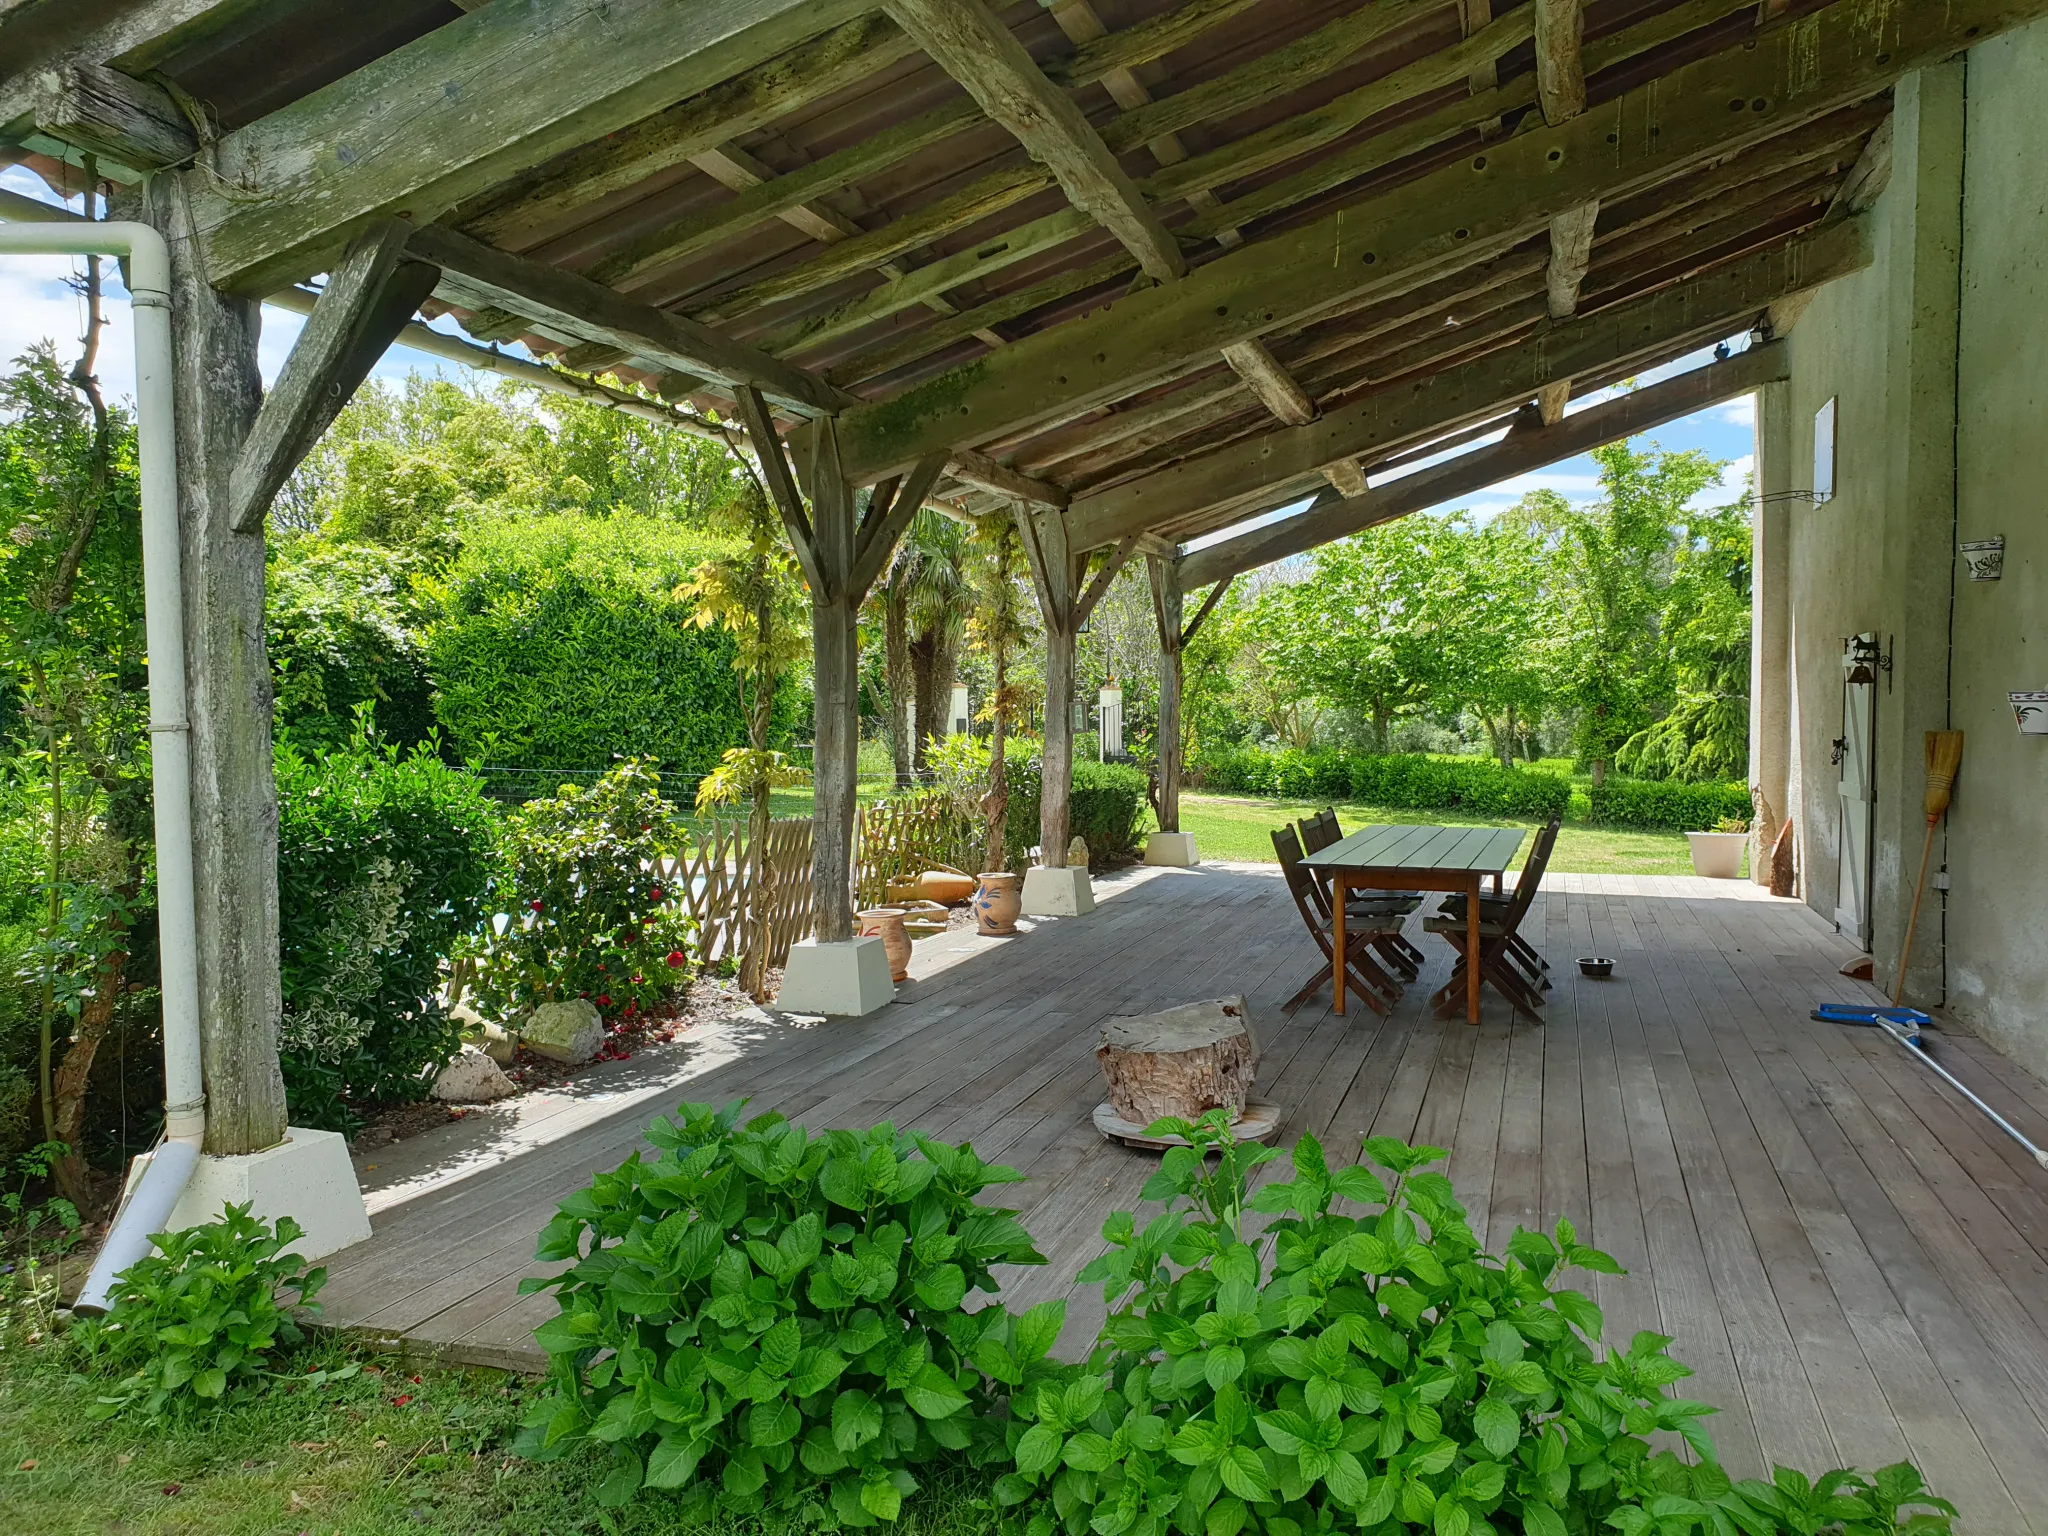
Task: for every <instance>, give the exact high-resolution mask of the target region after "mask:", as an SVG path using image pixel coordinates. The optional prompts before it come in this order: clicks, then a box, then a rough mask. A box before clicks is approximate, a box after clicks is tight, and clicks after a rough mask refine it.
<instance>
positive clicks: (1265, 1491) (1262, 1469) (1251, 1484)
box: [1216, 1445, 1273, 1504]
mask: <svg viewBox="0 0 2048 1536" xmlns="http://www.w3.org/2000/svg"><path fill="white" fill-rule="evenodd" d="M1216 1470H1217V1471H1218V1472H1220V1473H1222V1475H1223V1486H1224V1487H1226V1488H1228V1489H1229V1490H1230V1491H1231V1492H1232V1493H1234V1494H1236V1495H1237V1496H1238V1497H1239V1498H1241V1499H1244V1500H1246V1501H1247V1502H1248V1503H1252V1504H1263V1503H1264V1502H1265V1501H1266V1500H1267V1499H1269V1498H1271V1497H1272V1496H1273V1485H1272V1483H1271V1482H1270V1481H1269V1480H1268V1479H1267V1477H1266V1464H1265V1463H1264V1462H1263V1461H1261V1460H1259V1453H1258V1452H1257V1451H1255V1450H1253V1449H1252V1448H1251V1447H1250V1446H1248V1445H1234V1446H1232V1447H1231V1448H1230V1450H1229V1451H1228V1452H1227V1453H1226V1454H1225V1455H1224V1457H1223V1460H1222V1461H1220V1462H1218V1463H1217V1467H1216Z"/></svg>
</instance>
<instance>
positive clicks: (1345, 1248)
mask: <svg viewBox="0 0 2048 1536" xmlns="http://www.w3.org/2000/svg"><path fill="white" fill-rule="evenodd" d="M1153 1129H1154V1130H1155V1131H1167V1130H1170V1131H1173V1132H1176V1133H1178V1134H1180V1135H1183V1136H1187V1137H1189V1138H1191V1139H1192V1140H1193V1141H1194V1142H1195V1145H1194V1146H1189V1147H1179V1148H1175V1149H1174V1150H1171V1151H1169V1152H1168V1153H1167V1154H1166V1155H1165V1158H1164V1159H1163V1161H1162V1163H1161V1166H1160V1170H1159V1172H1158V1173H1156V1174H1155V1175H1153V1177H1152V1178H1151V1179H1150V1180H1149V1181H1148V1182H1147V1184H1146V1185H1145V1189H1144V1195H1145V1197H1146V1198H1148V1199H1152V1200H1161V1201H1165V1202H1166V1203H1167V1204H1168V1209H1167V1210H1166V1211H1165V1212H1164V1213H1163V1214H1162V1215H1160V1216H1159V1217H1158V1218H1156V1219H1155V1220H1152V1221H1151V1222H1149V1223H1148V1224H1147V1225H1146V1226H1145V1227H1144V1228H1143V1229H1142V1231H1141V1230H1140V1229H1139V1227H1138V1225H1137V1221H1136V1218H1135V1216H1134V1215H1133V1214H1132V1213H1131V1212H1128V1211H1125V1212H1119V1213H1117V1214H1116V1215H1113V1216H1112V1217H1110V1219H1109V1220H1108V1222H1106V1223H1105V1224H1104V1227H1103V1236H1104V1237H1105V1238H1106V1239H1107V1240H1108V1242H1109V1244H1110V1251H1109V1252H1108V1253H1106V1254H1105V1255H1103V1256H1102V1257H1101V1258H1098V1259H1096V1260H1095V1261H1094V1262H1092V1263H1091V1264H1090V1265H1089V1266H1088V1267H1087V1268H1086V1269H1084V1270H1083V1271H1082V1278H1083V1279H1084V1280H1097V1281H1100V1282H1102V1286H1103V1295H1104V1298H1105V1300H1106V1302H1107V1304H1108V1307H1109V1316H1108V1320H1107V1321H1106V1322H1105V1324H1104V1326H1103V1331H1102V1339H1101V1345H1100V1348H1099V1349H1098V1352H1097V1354H1096V1355H1095V1357H1094V1359H1093V1360H1092V1361H1091V1363H1090V1364H1089V1365H1088V1366H1085V1367H1079V1368H1076V1369H1075V1370H1074V1371H1073V1372H1072V1374H1071V1376H1070V1378H1069V1379H1068V1380H1066V1381H1065V1382H1064V1384H1062V1385H1059V1386H1057V1387H1055V1386H1042V1387H1040V1388H1039V1389H1038V1390H1037V1391H1036V1392H1035V1393H1031V1394H1019V1395H1017V1396H1014V1397H1013V1398H1012V1399H1011V1402H1010V1411H1011V1414H1012V1417H1013V1421H1014V1422H1013V1426H1012V1428H1011V1431H1010V1443H1011V1451H1012V1456H1013V1461H1014V1467H1015V1470H1014V1471H1013V1472H1011V1473H1009V1474H1006V1475H1005V1476H1004V1477H1003V1478H1002V1479H1001V1480H1000V1481H999V1482H998V1484H997V1485H996V1496H997V1498H998V1500H999V1501H1001V1502H1003V1503H1006V1504H1012V1505H1017V1504H1024V1505H1028V1506H1029V1512H1030V1514H1031V1518H1030V1521H1029V1526H1028V1531H1029V1536H1052V1533H1053V1532H1054V1531H1055V1530H1056V1529H1058V1528H1060V1527H1064V1528H1065V1530H1066V1531H1067V1532H1068V1533H1070V1536H1080V1533H1082V1532H1083V1531H1090V1530H1092V1531H1094V1532H1098V1533H1102V1536H1123V1533H1130V1536H1165V1533H1167V1532H1168V1531H1170V1530H1171V1531H1178V1532H1181V1533H1185V1536H1197V1533H1207V1536H1236V1533H1238V1532H1240V1531H1244V1530H1258V1531H1264V1532H1269V1533H1274V1536H1301V1533H1304V1532H1318V1531H1334V1530H1360V1531H1367V1532H1373V1533H1386V1536H1391V1533H1394V1532H1398V1531H1410V1530H1417V1529H1430V1530H1433V1531H1434V1532H1436V1533H1437V1536H1467V1533H1479V1532H1488V1531H1518V1532H1524V1533H1528V1536H1591V1533H1595V1532H1602V1531H1607V1530H1609V1529H1613V1530H1618V1531H1620V1532H1622V1533H1624V1536H1651V1533H1653V1532H1654V1533H1657V1536H1667V1533H1668V1536H1681V1533H1691V1532H1714V1533H1717V1536H1735V1533H1737V1532H1741V1533H1746V1536H1769V1533H1778V1532H1785V1533H1794V1532H1796V1533H1799V1536H1812V1533H1814V1532H1818V1531H1821V1530H1823V1529H1826V1530H1830V1531H1840V1532H1843V1533H1845V1536H1847V1533H1855V1536H1875V1533H1879V1532H1890V1531H1894V1530H1897V1529H1899V1528H1900V1522H1899V1518H1898V1517H1899V1510H1900V1506H1901V1505H1905V1504H1919V1505H1922V1506H1926V1507H1927V1508H1929V1509H1932V1510H1937V1511H1940V1512H1941V1513H1940V1514H1932V1515H1923V1516H1920V1517H1916V1518H1911V1519H1909V1520H1908V1521H1907V1522H1906V1524H1907V1526H1908V1527H1909V1528H1912V1529H1917V1530H1924V1531H1945V1530H1947V1528H1948V1521H1947V1519H1946V1518H1944V1517H1945V1516H1946V1515H1947V1514H1949V1513H1952V1511H1950V1510H1949V1508H1948V1506H1947V1505H1945V1504H1943V1503H1941V1502H1940V1501H1938V1500H1935V1499H1932V1498H1931V1497H1929V1496H1928V1495H1927V1494H1926V1493H1925V1492H1924V1491H1923V1489H1922V1485H1921V1482H1920V1478H1919V1476H1918V1474H1917V1473H1916V1472H1914V1471H1913V1469H1912V1468H1910V1467H1907V1466H1903V1465H1901V1466H1897V1467H1891V1468H1887V1469H1886V1470H1885V1471H1883V1472H1880V1473H1879V1474H1877V1476H1876V1478H1875V1479H1869V1478H1865V1477H1862V1476H1860V1475H1859V1474H1855V1473H1850V1472H1833V1473H1829V1474H1828V1475H1827V1476H1825V1477H1823V1478H1821V1479H1819V1480H1818V1481H1817V1482H1808V1481H1807V1480H1806V1479H1805V1478H1803V1477H1801V1476H1799V1475H1798V1474H1796V1473H1791V1472H1786V1471H1783V1470H1780V1472H1779V1473H1778V1476H1777V1480H1776V1482H1775V1483H1773V1484H1764V1483H1755V1482H1744V1483H1735V1482H1733V1481H1732V1480H1731V1479H1730V1478H1729V1477H1728V1476H1727V1474H1726V1473H1725V1472H1723V1471H1722V1470H1721V1468H1720V1465H1719V1463H1718V1461H1717V1460H1716V1459H1715V1454H1714V1447H1713V1443H1712V1441H1711V1440H1710V1439H1709V1438H1708V1436H1707V1434H1706V1432H1705V1430H1704V1429H1703V1428H1702V1427H1701V1423H1700V1420H1701V1418H1702V1416H1703V1415H1704V1414H1706V1413H1708V1412H1711V1410H1710V1409H1709V1408H1707V1407H1706V1406H1705V1405H1704V1404H1700V1403H1694V1402H1689V1401H1686V1400H1684V1399H1682V1398H1674V1397H1669V1396H1667V1395H1666V1391H1665V1389H1666V1388H1668V1387H1670V1386H1672V1385H1673V1384H1674V1383H1676V1382H1678V1381H1680V1380H1682V1379H1684V1378H1685V1377H1686V1376H1688V1375H1690V1374H1691V1373H1690V1371H1688V1370H1687V1368H1686V1367H1685V1366H1683V1365H1681V1364H1679V1363H1678V1362H1677V1361H1675V1360H1673V1359H1672V1358H1671V1356H1670V1354H1669V1353H1668V1348H1669V1345H1670V1342H1671V1341H1670V1340H1668V1339H1666V1338H1664V1337H1662V1336H1661V1335H1658V1334H1654V1333H1639V1334H1637V1335H1636V1337H1635V1338H1634V1340H1633V1341H1632V1342H1631V1343H1630V1344H1629V1346H1628V1348H1627V1349H1626V1350H1606V1351H1604V1352H1603V1351H1602V1350H1601V1349H1600V1348H1598V1347H1597V1340H1598V1339H1599V1336H1600V1331H1601V1315H1600V1309H1599V1308H1598V1307H1597V1306H1596V1305H1595V1304H1594V1303H1593V1302H1592V1301H1591V1300H1590V1299H1588V1298H1587V1297H1586V1296H1585V1295H1583V1294H1582V1293H1580V1292H1578V1291H1575V1290H1572V1289H1569V1288H1567V1287H1565V1286H1562V1285H1560V1284H1558V1279H1559V1277H1560V1276H1561V1275H1562V1274H1563V1273H1564V1272H1565V1271H1566V1270H1568V1269H1571V1268H1574V1267H1576V1268H1582V1269H1590V1270H1595V1271H1599V1272H1602V1273H1607V1274H1615V1273H1619V1268H1618V1266H1617V1265H1616V1264H1615V1263H1614V1261H1613V1260H1612V1259H1611V1258H1609V1257H1607V1256H1606V1255H1605V1254H1603V1253H1600V1252H1598V1251H1597V1250H1594V1249H1591V1248H1586V1247H1583V1246H1581V1245H1580V1244H1579V1243H1578V1241H1577V1239H1576V1236H1575V1235H1574V1233H1573V1232H1572V1229H1571V1226H1570V1224H1569V1223H1567V1222H1560V1223H1559V1224H1558V1227H1557V1233H1556V1239H1555V1241H1553V1240H1552V1239H1550V1238H1547V1237H1544V1236H1543V1235H1541V1234H1539V1233H1532V1232H1527V1231H1517V1232H1516V1234H1515V1236H1514V1237H1513V1239H1511V1240H1510V1242H1509V1244H1508V1253H1507V1257H1506V1258H1505V1259H1504V1260H1503V1259H1498V1258H1495V1257H1493V1256H1492V1255H1489V1254H1487V1253H1484V1252H1483V1251H1481V1249H1480V1248H1479V1245H1478V1243H1477V1242H1476V1241H1475V1240H1474V1238H1473V1236H1472V1232H1471V1229H1470V1228H1469V1227H1468V1226H1467V1225H1466V1223H1465V1213H1464V1210H1463V1208H1462V1207H1460V1206H1459V1205H1458V1203H1457V1201H1456V1199H1455V1198H1454V1197H1453V1194H1452V1190H1451V1185H1450V1181H1449V1180H1448V1179H1446V1178H1444V1177H1443V1175H1441V1174H1439V1173H1434V1172H1430V1171H1427V1165H1428V1164H1430V1163H1432V1162H1435V1161H1437V1160H1439V1159H1441V1158H1442V1157H1443V1156H1444V1155H1445V1154H1444V1153H1443V1152H1441V1151H1440V1150H1438V1149H1437V1148H1434V1147H1423V1148H1411V1147H1408V1146H1406V1145H1404V1144H1402V1143H1400V1142H1398V1141H1395V1140H1392V1139H1391V1138H1386V1137H1374V1138H1371V1139H1369V1140H1367V1142H1366V1143H1365V1149H1366V1153H1367V1156H1368V1157H1369V1158H1370V1159H1371V1161H1372V1162H1373V1163H1375V1164H1377V1165H1378V1166H1379V1167H1380V1168H1382V1169H1385V1170H1386V1171H1387V1172H1388V1173H1389V1174H1391V1175H1392V1176H1393V1177H1392V1180H1391V1188H1390V1187H1389V1185H1388V1183H1387V1182H1383V1181H1382V1179H1381V1178H1380V1177H1379V1176H1378V1175H1376V1174H1375V1173H1373V1172H1372V1171H1370V1170H1369V1169H1368V1168H1366V1167H1365V1166H1363V1165H1359V1166H1353V1167H1347V1168H1342V1169H1337V1170H1332V1169H1331V1168H1330V1167H1329V1166H1328V1165H1327V1163H1326V1162H1325V1160H1324V1157H1323V1152H1322V1149H1321V1147H1320V1146H1319V1145H1318V1144H1317V1143H1316V1142H1315V1140H1314V1139H1313V1138H1312V1137H1304V1138H1303V1139H1302V1140H1301V1142H1300V1143H1299V1144H1298V1145H1297V1146H1296V1147H1295V1148H1294V1151H1293V1164H1294V1177H1293V1179H1291V1180H1289V1181H1287V1182H1284V1183H1273V1184H1268V1185H1266V1186H1265V1187H1264V1188H1262V1189H1260V1190H1259V1192H1258V1194H1257V1195H1256V1196H1254V1197H1251V1198H1249V1199H1247V1189H1248V1179H1247V1175H1248V1174H1249V1172H1250V1171H1251V1169H1252V1168H1253V1167H1255V1166H1256V1165H1258V1164H1260V1163H1263V1162H1266V1161H1268V1160H1269V1159H1272V1158H1274V1157H1277V1156H1278V1153H1277V1152H1274V1151H1272V1150H1268V1149H1263V1148H1252V1147H1247V1146H1244V1145H1237V1144H1233V1143H1232V1141H1231V1138H1230V1136H1229V1133H1228V1130H1227V1128H1226V1126H1225V1125H1224V1121H1223V1116H1222V1113H1221V1112H1220V1111H1219V1112H1216V1113H1215V1114H1213V1115H1211V1116H1210V1117H1208V1119H1207V1120H1206V1121H1205V1122H1204V1123H1203V1124H1202V1125H1201V1126H1190V1125H1188V1124H1187V1123H1186V1122H1178V1121H1162V1122H1160V1123H1159V1124H1158V1125H1156V1126H1154V1127H1153ZM1207 1148H1219V1149H1220V1150H1221V1151H1222V1157H1221V1160H1220V1164H1219V1166H1218V1167H1217V1168H1216V1170H1215V1171H1214V1172H1213V1173H1212V1172H1211V1171H1210V1170H1209V1168H1208V1166H1207V1163H1206V1161H1205V1158H1204V1155H1203V1149H1207ZM1338 1200H1343V1201H1347V1202H1352V1203H1355V1204H1357V1205H1362V1206H1365V1207H1368V1208H1370V1210H1369V1214H1367V1215H1365V1216H1363V1217H1352V1216H1348V1215H1343V1214H1339V1213H1337V1212H1335V1211H1334V1210H1333V1209H1332V1206H1333V1204H1334V1203H1335V1202H1336V1201H1338ZM1248 1212H1264V1213H1270V1214H1273V1215H1276V1216H1278V1217H1279V1219H1278V1220H1276V1221H1274V1222H1272V1223H1271V1225H1270V1226H1269V1227H1267V1228H1266V1230H1265V1231H1264V1232H1263V1233H1260V1234H1257V1235H1256V1236H1253V1237H1251V1238H1247V1235H1246V1230H1245V1222H1244V1218H1245V1216H1246V1214H1247V1213H1248ZM1425 1232H1426V1233H1427V1236H1426V1237H1425V1236H1424V1235H1423V1234H1424V1233H1425ZM1653 1434H1674V1435H1676V1436H1678V1437H1679V1438H1680V1439H1682V1440H1683V1441H1684V1442H1685V1443H1686V1445H1687V1447H1688V1448H1689V1449H1690V1450H1691V1452H1692V1453H1693V1455H1694V1456H1695V1457H1696V1458H1697V1460H1696V1461H1695V1462H1693V1463H1690V1464H1688V1463H1687V1462H1684V1461H1681V1460H1680V1459H1679V1458H1678V1457H1677V1456H1675V1455H1673V1454H1672V1453H1671V1452H1670V1451H1668V1450H1655V1449H1653V1448H1652V1446H1651V1444H1650V1441H1649V1439H1648V1437H1649V1436H1651V1435H1653Z"/></svg>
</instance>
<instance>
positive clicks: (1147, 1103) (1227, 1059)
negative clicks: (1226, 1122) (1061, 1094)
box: [1095, 997, 1259, 1126]
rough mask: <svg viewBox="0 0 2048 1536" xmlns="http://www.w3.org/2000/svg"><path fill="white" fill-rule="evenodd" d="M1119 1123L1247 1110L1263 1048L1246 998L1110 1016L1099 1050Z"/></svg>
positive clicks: (1097, 1056)
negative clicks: (1253, 1029)
mask: <svg viewBox="0 0 2048 1536" xmlns="http://www.w3.org/2000/svg"><path fill="white" fill-rule="evenodd" d="M1095 1059H1096V1060H1097V1061H1099V1062H1101V1063H1102V1075H1103V1077H1104V1078H1105V1079H1107V1080H1108V1084H1109V1102H1110V1106H1111V1107H1112V1108H1113V1109H1115V1111H1116V1113H1117V1116H1118V1118H1120V1119H1123V1120H1127V1121H1130V1122H1132V1123H1133V1124H1136V1125H1140V1126H1145V1125H1150V1124H1151V1123H1152V1122H1153V1121H1154V1120H1160V1119H1164V1118H1166V1117H1167V1116H1169V1115H1170V1116H1174V1117H1177V1118H1179V1119H1183V1120H1195V1119H1199V1118H1200V1117H1201V1116H1202V1115H1204V1114H1205V1113H1207V1112H1208V1111H1209V1110H1212V1109H1227V1110H1229V1111H1230V1115H1231V1118H1232V1119H1236V1118H1238V1117H1239V1116H1241V1115H1242V1114H1243V1113H1244V1106H1245V1100H1246V1098H1247V1096H1248V1095H1249V1094H1250V1093H1251V1087H1252V1078H1253V1076H1254V1075H1255V1074H1256V1072H1257V1070H1258V1065H1259V1048H1258V1044H1257V1042H1256V1041H1254V1040H1253V1039H1252V1033H1251V1019H1250V1016H1249V1015H1248V1014H1247V1013H1246V1011H1245V1005H1244V999H1243V998H1242V997H1226V998H1218V999H1216V1000H1215V1001H1213V1002H1206V1003H1189V1004H1186V1005H1185V1006H1183V1007H1180V1008H1169V1009H1167V1010H1166V1011H1165V1012H1163V1013H1145V1014H1137V1015H1134V1016H1131V1017H1126V1018H1117V1019H1111V1020H1110V1021H1109V1022H1108V1023H1106V1024H1104V1025H1103V1026H1102V1044H1101V1046H1100V1047H1099V1048H1098V1049H1097V1050H1096V1052H1095Z"/></svg>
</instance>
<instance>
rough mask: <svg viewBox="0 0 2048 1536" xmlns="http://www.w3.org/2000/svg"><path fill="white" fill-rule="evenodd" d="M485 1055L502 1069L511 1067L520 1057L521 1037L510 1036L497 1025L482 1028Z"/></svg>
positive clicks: (487, 1025)
mask: <svg viewBox="0 0 2048 1536" xmlns="http://www.w3.org/2000/svg"><path fill="white" fill-rule="evenodd" d="M481 1032H482V1034H483V1041H482V1049H483V1053H484V1054H485V1055H486V1056H488V1057H490V1058H491V1060H493V1061H495V1062H496V1063H497V1064H498V1065H499V1066H501V1067H509V1066H511V1065H512V1063H513V1061H514V1060H515V1059H516V1058H517V1057H518V1055H519V1037H518V1036H517V1035H513V1034H508V1033H507V1032H506V1031H504V1030H502V1029H500V1028H499V1027H498V1026H497V1025H495V1024H486V1025H484V1026H483V1028H482V1031H481Z"/></svg>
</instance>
